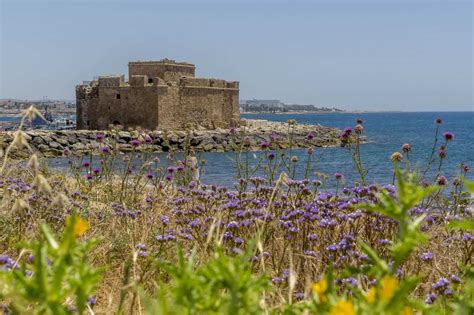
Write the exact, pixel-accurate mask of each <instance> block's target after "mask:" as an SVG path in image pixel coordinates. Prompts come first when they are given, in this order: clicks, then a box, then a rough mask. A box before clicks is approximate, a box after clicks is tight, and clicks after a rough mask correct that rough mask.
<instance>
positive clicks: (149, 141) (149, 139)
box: [145, 135, 153, 144]
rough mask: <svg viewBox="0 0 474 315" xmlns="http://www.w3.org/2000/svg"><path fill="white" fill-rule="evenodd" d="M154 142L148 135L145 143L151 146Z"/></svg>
mask: <svg viewBox="0 0 474 315" xmlns="http://www.w3.org/2000/svg"><path fill="white" fill-rule="evenodd" d="M152 142H153V139H152V138H151V137H150V136H149V135H146V136H145V143H146V144H151V143H152Z"/></svg>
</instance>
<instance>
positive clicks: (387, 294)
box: [380, 276, 398, 301]
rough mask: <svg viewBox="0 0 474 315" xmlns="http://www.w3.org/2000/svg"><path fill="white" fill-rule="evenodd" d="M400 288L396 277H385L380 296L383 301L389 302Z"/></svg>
mask: <svg viewBox="0 0 474 315" xmlns="http://www.w3.org/2000/svg"><path fill="white" fill-rule="evenodd" d="M397 286H398V280H397V278H395V277H394V276H385V277H383V279H382V287H381V292H380V296H381V297H382V299H384V300H386V301H389V300H391V299H392V297H393V294H394V293H395V289H396V288H397Z"/></svg>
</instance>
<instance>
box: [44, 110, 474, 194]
mask: <svg viewBox="0 0 474 315" xmlns="http://www.w3.org/2000/svg"><path fill="white" fill-rule="evenodd" d="M242 117H243V118H250V119H267V120H274V121H287V120H288V119H296V121H297V122H298V123H300V124H321V125H325V126H331V127H338V128H341V129H343V128H345V127H353V126H354V125H355V121H356V119H357V118H360V119H362V120H363V121H364V127H365V135H366V136H367V139H368V141H369V143H367V144H365V145H363V147H362V161H363V164H364V166H365V168H366V169H367V171H368V174H367V177H368V179H369V181H370V182H371V183H380V184H386V183H390V182H391V180H392V175H393V171H392V163H391V162H390V155H391V154H392V153H393V152H395V151H400V150H401V146H402V145H403V144H404V143H409V144H410V145H411V147H412V153H411V158H412V161H413V162H412V163H413V165H416V164H419V165H422V166H423V165H425V164H424V163H425V161H426V159H427V158H428V156H429V155H430V153H431V148H432V145H433V141H434V133H435V130H436V124H435V119H436V118H438V117H439V118H441V119H442V120H443V123H442V124H441V127H440V139H441V138H442V134H443V132H445V131H450V132H453V133H454V140H453V141H451V142H449V144H448V150H447V158H446V160H445V163H444V166H443V171H442V174H443V175H445V176H446V177H448V179H452V178H453V177H454V176H456V175H457V174H458V171H459V168H458V165H459V164H460V163H464V164H467V165H469V166H470V167H471V168H473V170H472V171H471V172H470V174H469V175H468V177H469V178H471V179H472V178H473V173H474V112H441V113H435V112H420V113H361V114H352V113H348V114H336V113H335V114H276V115H275V114H247V115H242ZM443 142H444V140H440V141H439V142H438V146H439V145H440V144H441V143H443ZM258 154H259V153H258V152H257V153H255V155H256V156H257V157H258ZM287 154H289V155H297V156H299V158H300V161H302V162H303V161H304V160H305V159H306V151H305V150H291V152H287ZM255 155H254V153H249V160H250V161H251V163H256V161H257V159H255ZM158 156H160V158H161V160H162V161H164V160H166V154H165V153H163V154H158ZM234 157H235V156H234V154H233V153H214V152H212V153H201V154H199V156H198V158H199V159H201V160H206V162H207V163H206V165H205V167H204V169H203V174H202V179H203V181H204V182H206V183H212V184H218V185H226V186H232V185H233V183H234V181H235V177H234V176H235V172H234V168H233V161H232V160H233V158H234ZM313 160H317V161H314V162H313V168H314V169H315V171H317V172H321V173H325V174H327V175H329V176H330V177H331V179H330V180H329V182H328V185H329V186H332V185H333V184H334V180H333V178H332V176H333V174H334V173H336V172H340V173H343V174H344V177H345V181H346V183H347V184H348V185H350V184H351V183H353V181H354V180H356V179H357V178H358V174H357V173H356V172H355V168H354V166H353V162H352V160H351V157H350V154H349V152H348V151H347V150H346V149H344V148H318V149H317V150H316V151H315V154H314V158H313ZM436 163H437V162H436ZM300 164H301V167H300V168H299V170H298V172H297V176H298V177H301V176H303V171H304V167H303V164H304V163H300ZM50 166H52V167H54V168H66V167H67V162H66V160H65V159H63V158H54V159H51V160H50ZM430 176H431V177H434V173H431V174H430ZM312 177H313V178H314V176H313V175H312Z"/></svg>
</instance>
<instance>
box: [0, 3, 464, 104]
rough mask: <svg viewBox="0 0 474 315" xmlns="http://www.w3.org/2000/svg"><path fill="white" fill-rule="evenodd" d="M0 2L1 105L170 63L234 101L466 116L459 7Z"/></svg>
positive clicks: (68, 94)
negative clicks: (193, 70)
mask: <svg viewBox="0 0 474 315" xmlns="http://www.w3.org/2000/svg"><path fill="white" fill-rule="evenodd" d="M0 1H1V2H2V6H1V68H0V72H1V79H0V98H7V97H9V98H21V99H23V98H29V99H40V98H42V97H43V96H47V97H48V98H50V99H57V98H61V99H74V86H75V85H76V84H78V83H80V82H82V81H83V80H90V79H91V78H92V77H93V76H97V75H100V74H115V73H123V74H126V73H127V67H126V65H127V62H128V61H130V60H154V59H161V58H164V57H168V58H171V59H176V60H178V61H189V62H193V63H195V64H196V66H197V75H198V76H211V77H218V78H223V79H228V80H239V81H240V87H241V98H242V99H249V98H275V99H281V100H283V101H286V102H295V103H301V104H316V105H329V106H338V107H341V108H344V109H349V110H351V109H352V110H406V111H414V110H420V111H429V110H431V111H438V110H473V94H472V93H473V79H472V73H473V64H472V59H473V50H472V42H473V31H472V29H473V24H472V23H473V21H472V14H473V8H472V3H471V1H469V0H465V1H464V0H445V1H436V0H432V1H430V0H410V1H408V0H399V1H397V0H386V1H384V0H378V1H375V0H372V1H362V0H360V1H359V0H352V1H350V0H345V1H342V0H333V1H329V0H328V1H226V0H221V1H189V0H188V1H180V0H178V1H173V2H171V1H169V2H163V1H151V0H150V1H146V0H135V1H131V0H130V1H120V0H115V1H108V0H96V1H88V0H69V1H59V0H56V1H40V0H36V1H34V0H29V1H27V0H0Z"/></svg>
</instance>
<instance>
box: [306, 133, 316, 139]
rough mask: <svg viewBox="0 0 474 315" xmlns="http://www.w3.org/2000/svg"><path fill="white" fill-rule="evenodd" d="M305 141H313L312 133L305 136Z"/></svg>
mask: <svg viewBox="0 0 474 315" xmlns="http://www.w3.org/2000/svg"><path fill="white" fill-rule="evenodd" d="M306 139H308V140H313V139H314V132H310V133H308V135H307V136H306Z"/></svg>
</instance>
